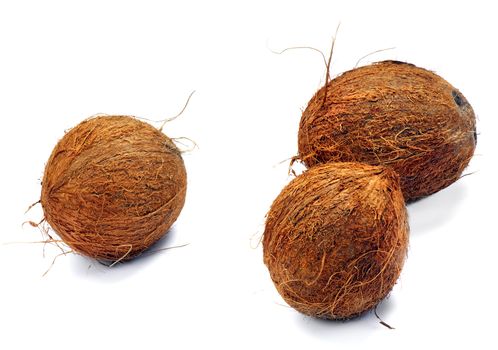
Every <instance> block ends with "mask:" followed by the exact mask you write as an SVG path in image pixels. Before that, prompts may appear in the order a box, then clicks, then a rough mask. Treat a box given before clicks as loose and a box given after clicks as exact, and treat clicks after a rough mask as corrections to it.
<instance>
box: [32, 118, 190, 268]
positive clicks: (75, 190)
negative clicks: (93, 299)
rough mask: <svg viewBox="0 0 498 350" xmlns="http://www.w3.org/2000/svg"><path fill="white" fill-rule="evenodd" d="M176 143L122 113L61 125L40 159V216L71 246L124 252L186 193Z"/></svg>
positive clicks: (161, 226) (163, 227) (150, 239)
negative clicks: (44, 159) (67, 128)
mask: <svg viewBox="0 0 498 350" xmlns="http://www.w3.org/2000/svg"><path fill="white" fill-rule="evenodd" d="M186 186H187V183H186V171H185V166H184V163H183V160H182V157H181V154H180V151H179V150H178V148H177V147H176V146H175V144H174V143H173V142H172V141H171V139H169V138H168V137H167V136H166V135H164V134H163V133H162V132H160V131H159V130H157V129H155V128H154V127H152V126H151V125H149V124H147V123H144V122H142V121H139V120H137V119H135V118H133V117H128V116H104V117H95V118H91V119H87V120H85V121H83V122H82V123H80V124H79V125H77V126H76V127H75V128H73V129H71V130H70V131H69V132H67V133H66V134H65V135H64V137H63V138H62V139H61V140H60V141H59V142H58V143H57V145H56V146H55V148H54V150H53V151H52V154H51V156H50V158H49V160H48V162H47V164H46V167H45V173H44V176H43V183H42V193H41V204H42V207H43V211H44V214H45V218H46V220H47V222H48V223H49V224H50V226H51V227H52V228H53V229H54V231H55V232H56V233H57V234H58V235H59V236H60V237H61V239H62V240H63V241H64V242H65V243H66V244H67V245H69V246H70V247H71V248H72V249H73V250H74V251H76V252H78V253H80V254H83V255H86V256H89V257H92V258H96V259H99V260H107V261H117V260H122V259H130V258H133V257H135V256H137V255H139V254H140V253H141V252H143V251H144V250H145V249H147V248H148V247H149V246H150V245H152V244H153V243H154V242H156V241H157V240H158V239H159V238H161V237H162V236H163V235H164V234H166V232H167V231H168V229H169V228H170V226H171V225H172V224H173V222H174V221H175V220H176V218H177V217H178V215H179V214H180V211H181V209H182V207H183V204H184V201H185V194H186Z"/></svg>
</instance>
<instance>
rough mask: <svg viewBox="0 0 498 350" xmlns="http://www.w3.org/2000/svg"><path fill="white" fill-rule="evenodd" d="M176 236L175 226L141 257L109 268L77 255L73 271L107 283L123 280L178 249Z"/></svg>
mask: <svg viewBox="0 0 498 350" xmlns="http://www.w3.org/2000/svg"><path fill="white" fill-rule="evenodd" d="M175 235H176V230H175V227H174V225H173V227H172V228H170V229H169V231H168V233H167V234H166V235H165V236H163V237H162V238H161V239H160V240H159V241H157V242H156V243H154V244H153V245H152V246H150V247H149V248H148V249H147V250H146V251H144V252H143V253H142V254H141V255H139V256H137V257H135V258H133V259H132V260H128V261H123V262H118V263H116V264H115V265H113V266H108V265H107V264H104V263H100V262H98V261H97V260H95V259H91V258H88V257H86V256H82V255H78V254H77V255H76V256H75V258H74V259H72V262H73V269H74V270H75V272H76V274H77V275H79V276H81V277H84V278H94V279H99V280H103V281H104V280H105V281H107V282H115V281H119V280H123V279H126V278H129V277H131V276H132V275H133V274H135V273H137V272H138V271H139V270H141V269H143V268H145V266H146V265H148V264H150V263H152V262H153V261H154V260H156V259H158V258H159V257H160V256H161V255H162V254H168V252H169V250H170V248H174V247H176V245H174V244H173V243H172V242H173V241H174V238H175Z"/></svg>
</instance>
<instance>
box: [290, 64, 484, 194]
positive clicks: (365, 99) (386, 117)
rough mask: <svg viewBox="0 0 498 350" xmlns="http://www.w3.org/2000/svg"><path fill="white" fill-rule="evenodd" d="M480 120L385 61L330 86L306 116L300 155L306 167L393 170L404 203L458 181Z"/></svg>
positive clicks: (406, 68)
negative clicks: (337, 164) (363, 165)
mask: <svg viewBox="0 0 498 350" xmlns="http://www.w3.org/2000/svg"><path fill="white" fill-rule="evenodd" d="M476 138H477V137H476V126H475V115H474V112H473V110H472V107H471V106H470V104H469V103H468V101H467V100H466V99H465V97H464V96H463V95H462V94H461V93H460V92H459V91H458V90H457V89H455V88H454V87H453V86H451V85H450V84H449V83H448V82H446V81H445V80H444V79H443V78H441V77H440V76H438V75H436V74H434V73H432V72H430V71H428V70H425V69H422V68H418V67H416V66H414V65H412V64H407V63H402V62H397V61H384V62H379V63H375V64H372V65H369V66H365V67H361V68H357V69H353V70H351V71H348V72H346V73H343V74H342V75H340V76H338V77H337V78H335V79H333V80H332V81H330V82H329V83H328V84H327V85H326V86H324V87H323V88H321V89H320V90H318V92H317V93H316V94H315V96H313V98H312V99H311V100H310V102H309V104H308V106H307V108H306V110H305V111H304V112H303V114H302V118H301V122H300V127H299V135H298V148H299V158H300V159H301V160H302V161H303V162H304V163H305V165H306V166H308V167H312V166H314V165H316V164H321V163H327V162H362V163H368V164H372V165H385V166H389V167H392V168H393V169H394V170H395V171H396V172H397V173H398V174H399V176H400V181H401V188H402V191H403V194H404V196H405V199H406V200H407V201H410V200H413V199H416V198H419V197H424V196H427V195H430V194H432V193H434V192H437V191H439V190H441V189H443V188H445V187H446V186H448V185H450V184H451V183H453V182H454V181H456V180H457V179H458V178H459V177H460V176H461V174H462V171H463V170H464V168H465V167H466V166H467V165H468V163H469V160H470V158H471V157H472V155H473V153H474V149H475V145H476Z"/></svg>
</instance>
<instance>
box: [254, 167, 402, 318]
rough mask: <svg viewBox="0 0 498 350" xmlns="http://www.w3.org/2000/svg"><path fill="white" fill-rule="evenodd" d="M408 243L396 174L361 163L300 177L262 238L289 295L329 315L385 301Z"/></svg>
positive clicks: (301, 307)
mask: <svg viewBox="0 0 498 350" xmlns="http://www.w3.org/2000/svg"><path fill="white" fill-rule="evenodd" d="M407 245H408V223H407V213H406V209H405V202H404V199H403V195H402V193H401V190H400V186H399V179H398V176H397V174H396V173H395V172H394V171H393V170H391V169H390V168H386V167H381V166H371V165H367V164H359V163H331V164H323V165H318V166H316V167H313V168H311V169H309V170H308V171H306V172H305V173H303V174H302V175H300V176H298V177H296V178H295V179H293V180H292V181H291V182H290V183H289V184H288V185H287V186H286V187H285V188H284V189H283V190H282V192H281V193H280V194H279V195H278V197H277V198H276V199H275V201H274V202H273V204H272V206H271V209H270V211H269V212H268V215H267V220H266V227H265V231H264V236H263V254H264V262H265V264H266V266H267V267H268V270H269V272H270V276H271V278H272V280H273V282H274V284H275V287H276V288H277V290H278V292H279V293H280V295H281V296H282V297H283V299H284V300H285V301H286V302H287V303H288V304H289V305H290V306H292V307H293V308H295V309H296V310H298V311H300V312H302V313H304V314H306V315H310V316H315V317H319V318H327V319H347V318H351V317H354V316H357V315H359V314H361V313H362V312H364V311H366V310H369V309H371V308H373V307H374V306H375V305H377V304H378V303H379V302H380V301H381V300H382V299H383V298H385V297H386V296H387V294H388V293H389V292H390V290H391V289H392V288H393V286H394V285H395V283H396V280H397V279H398V276H399V275H400V272H401V269H402V267H403V263H404V261H405V256H406V251H407Z"/></svg>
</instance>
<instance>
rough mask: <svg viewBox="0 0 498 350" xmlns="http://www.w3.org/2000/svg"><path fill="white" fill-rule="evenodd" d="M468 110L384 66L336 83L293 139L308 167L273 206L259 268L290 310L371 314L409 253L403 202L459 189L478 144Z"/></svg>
mask: <svg viewBox="0 0 498 350" xmlns="http://www.w3.org/2000/svg"><path fill="white" fill-rule="evenodd" d="M475 123H476V121H475V115H474V112H473V110H472V107H471V106H470V104H469V103H468V101H467V100H466V99H465V97H464V96H463V95H462V94H461V93H460V92H459V91H458V90H457V89H455V88H454V87H453V86H451V85H450V84H449V83H448V82H446V81H445V80H444V79H443V78H441V77H439V76H438V75H436V74H434V73H432V72H430V71H427V70H425V69H422V68H419V67H416V66H414V65H412V64H407V63H402V62H398V61H384V62H379V63H375V64H372V65H369V66H366V67H361V68H357V69H353V70H351V71H348V72H346V73H343V74H342V75H340V76H338V77H337V78H335V79H333V80H332V81H330V82H329V83H327V84H326V85H325V86H324V87H322V88H321V89H320V90H319V91H318V92H317V93H316V94H315V96H313V98H312V99H311V100H310V102H309V104H308V106H307V108H306V110H305V111H304V112H303V115H302V118H301V122H300V126H299V133H298V150H299V155H298V157H297V158H298V159H299V160H301V161H302V162H303V163H304V164H305V165H306V166H307V167H308V169H309V170H307V171H305V172H304V173H303V174H302V175H300V176H298V177H296V178H295V179H294V180H292V181H291V182H290V183H289V184H288V185H287V186H286V187H285V188H284V189H283V191H282V192H281V193H280V194H279V196H278V197H277V198H276V200H275V201H274V202H273V204H272V206H271V209H270V211H269V213H268V215H267V221H266V227H265V232H264V237H263V252H264V262H265V264H266V265H267V267H268V269H269V272H270V276H271V278H272V280H273V282H274V284H275V286H276V288H277V290H278V291H279V293H280V294H281V296H282V297H283V298H284V300H285V301H286V302H287V303H288V304H289V305H290V306H292V307H294V308H295V309H296V310H298V311H300V312H302V313H304V314H307V315H311V316H316V317H321V318H328V319H347V318H351V317H354V316H357V315H359V314H361V313H363V312H364V311H366V310H369V309H372V308H373V307H375V306H376V305H377V304H378V303H379V302H380V301H381V300H382V299H383V298H384V297H386V296H387V295H388V293H389V292H390V290H391V289H392V288H393V286H394V284H395V283H396V280H397V279H398V277H399V275H400V272H401V269H402V267H403V263H404V260H405V256H406V251H407V246H408V231H409V228H408V224H407V214H406V208H405V202H410V201H413V200H415V199H417V198H421V197H424V196H427V195H430V194H432V193H435V192H437V191H439V190H441V189H443V188H445V187H447V186H448V185H450V184H452V183H453V182H455V181H456V180H457V179H458V178H459V177H460V176H461V174H462V171H463V170H464V168H465V167H466V166H467V165H468V163H469V161H470V158H471V157H472V155H473V153H474V150H475V145H476V127H475Z"/></svg>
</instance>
